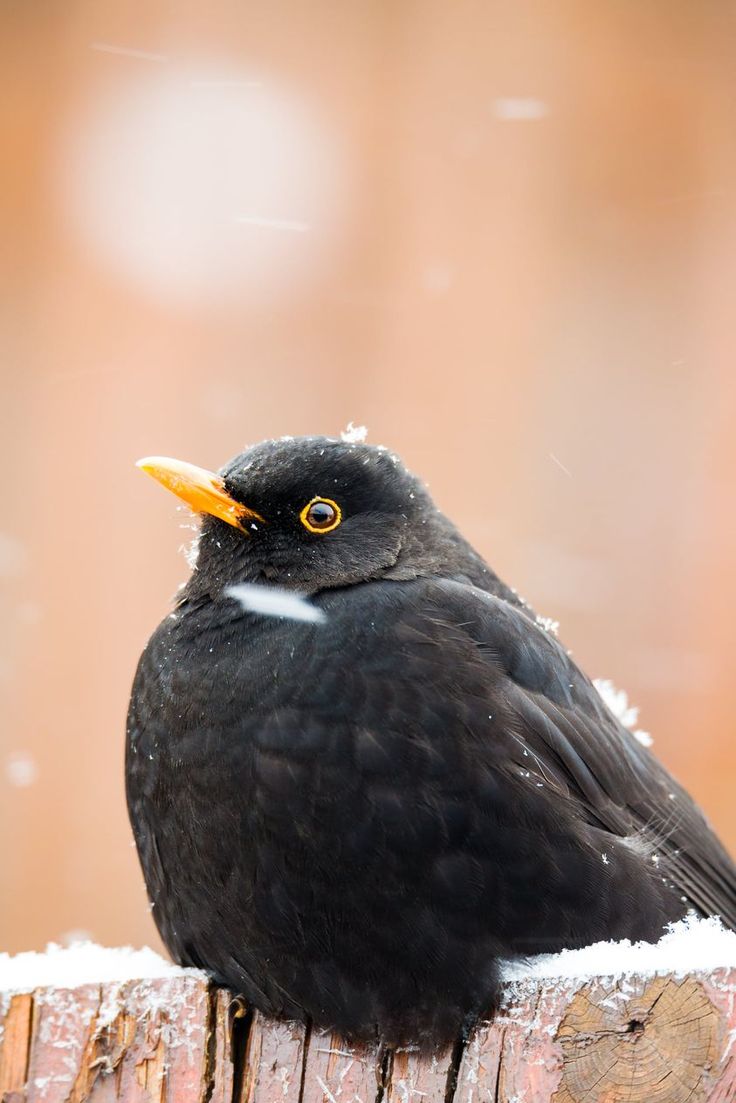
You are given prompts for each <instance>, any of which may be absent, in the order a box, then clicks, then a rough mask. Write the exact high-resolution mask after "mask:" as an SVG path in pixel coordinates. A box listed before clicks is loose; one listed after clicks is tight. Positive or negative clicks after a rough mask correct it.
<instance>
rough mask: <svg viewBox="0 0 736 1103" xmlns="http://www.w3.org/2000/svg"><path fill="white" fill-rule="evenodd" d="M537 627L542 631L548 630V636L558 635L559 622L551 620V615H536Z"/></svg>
mask: <svg viewBox="0 0 736 1103" xmlns="http://www.w3.org/2000/svg"><path fill="white" fill-rule="evenodd" d="M536 623H537V627H538V628H541V629H542V630H543V631H544V632H549V634H550V636H555V637H556V636H558V635H559V631H560V622H559V621H558V620H553V619H552V617H540V616H537V621H536Z"/></svg>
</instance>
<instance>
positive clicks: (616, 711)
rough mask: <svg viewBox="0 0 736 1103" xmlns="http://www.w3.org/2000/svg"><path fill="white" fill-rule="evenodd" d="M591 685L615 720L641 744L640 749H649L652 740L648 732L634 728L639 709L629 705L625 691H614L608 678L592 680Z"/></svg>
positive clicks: (613, 686)
mask: <svg viewBox="0 0 736 1103" xmlns="http://www.w3.org/2000/svg"><path fill="white" fill-rule="evenodd" d="M593 685H594V686H595V688H596V689H597V690H598V692H599V694H600V695H601V697H602V698H603V701H604V702H605V704H606V705H608V708H609V709H610V710H611V712H612V713H613V715H614V716H615V717H616V719H617V720H618V721H619V722H620V723H621V724H623V726H624V727H625V728H628V729H629V731H630V732H631V734H632V735H633V737H634V739H636V741H637V742H638V743H641V745H642V747H651V745H652V743H653V742H654V740H653V739H652V737H651V735H650V734H649V732H645V731H642V730H641V728H636V729H635V728H634V725H635V724H636V721H637V720H638V719H639V709H638V708H637V707H636V705H630V704H629V698H628V695H627V693H626V690H623V689H616V687H615V685H614V684H613V682H612V681H610V679H609V678H594V679H593Z"/></svg>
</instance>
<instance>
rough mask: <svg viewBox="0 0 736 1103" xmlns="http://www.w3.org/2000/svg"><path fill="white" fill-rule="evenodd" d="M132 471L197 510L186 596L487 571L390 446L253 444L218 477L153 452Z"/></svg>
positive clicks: (473, 575) (312, 589)
mask: <svg viewBox="0 0 736 1103" xmlns="http://www.w3.org/2000/svg"><path fill="white" fill-rule="evenodd" d="M139 467H141V468H142V469H143V470H144V471H146V472H147V473H148V474H149V475H152V476H153V477H154V478H155V479H158V481H159V482H161V483H163V485H164V486H166V487H167V488H168V489H169V490H171V491H173V492H174V493H175V494H176V495H177V496H178V497H179V498H181V499H182V500H183V501H184V502H186V503H187V505H189V506H190V508H191V509H193V510H194V511H195V512H196V513H200V514H202V518H203V520H202V527H201V533H200V537H199V553H198V559H197V566H196V569H195V571H194V572H193V575H192V578H191V580H190V582H189V583H188V585H187V587H186V590H185V594H186V596H200V595H201V596H204V595H205V594H210V595H215V594H217V593H218V592H220V591H221V590H222V589H223V588H224V587H225V586H229V585H232V584H233V583H238V582H255V583H266V584H269V583H270V584H275V585H278V586H281V587H286V588H294V589H296V590H299V591H301V592H302V593H307V594H313V593H316V592H318V591H319V590H323V589H328V588H333V587H337V586H349V585H353V584H355V583H359V582H365V581H368V580H370V579H377V578H393V579H408V578H416V577H419V576H422V575H433V574H450V575H452V574H455V575H460V576H462V577H466V578H468V579H469V580H470V581H476V582H477V583H480V580H481V578H482V577H483V576H486V578H487V575H488V571H487V568H486V567H485V565H484V564H483V562H482V560H481V559H480V557H479V556H478V555H477V554H476V553H475V552H474V551H473V550H472V548H470V546H469V545H468V544H467V543H466V541H465V540H463V538H462V537H461V536H460V534H459V533H458V532H457V530H456V529H455V527H454V526H453V525H452V524H451V523H450V522H449V521H448V520H447V518H446V517H444V516H443V515H442V514H441V513H440V512H439V510H438V509H437V507H436V506H435V505H434V503H433V501H432V499H431V497H430V496H429V494H428V492H427V490H426V489H425V487H424V486H423V485H422V483H421V482H420V481H419V480H418V479H417V478H416V477H415V476H414V475H412V474H411V473H410V472H409V471H407V469H406V468H405V467H404V465H403V464H402V462H401V461H400V460H399V458H398V457H397V456H396V455H394V454H393V453H392V452H389V451H387V450H386V449H385V448H380V447H375V446H372V445H368V444H364V443H358V442H356V443H349V442H345V441H338V440H332V439H329V438H326V437H297V438H286V439H282V440H274V441H264V442H263V443H262V444H257V445H255V446H254V447H252V448H249V449H247V450H246V451H245V452H242V453H241V454H240V455H239V456H236V457H235V458H234V459H232V460H230V462H229V463H227V464H226V465H225V466H224V467H223V468H222V469H221V470H220V471H219V473H217V474H214V473H212V472H209V471H206V470H204V469H202V468H199V467H194V466H192V465H191V464H187V463H182V462H180V461H177V460H170V459H166V458H164V457H158V456H155V457H149V458H147V459H144V460H140V461H139Z"/></svg>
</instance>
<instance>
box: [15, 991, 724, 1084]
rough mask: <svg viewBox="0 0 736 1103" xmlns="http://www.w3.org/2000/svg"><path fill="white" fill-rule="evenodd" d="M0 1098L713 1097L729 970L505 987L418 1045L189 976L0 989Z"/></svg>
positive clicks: (720, 1065) (720, 1078)
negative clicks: (249, 1000) (354, 1032)
mask: <svg viewBox="0 0 736 1103" xmlns="http://www.w3.org/2000/svg"><path fill="white" fill-rule="evenodd" d="M0 1100H1V1101H2V1103H86V1101H88V1100H90V1101H93V1103H116V1101H124V1103H548V1101H549V1103H639V1101H641V1103H700V1101H709V1103H729V1101H734V1100H736V969H720V970H717V971H715V972H713V973H697V974H692V975H688V976H682V977H680V976H677V977H676V976H672V975H664V976H662V975H660V976H649V977H643V976H621V977H596V978H578V979H567V980H557V981H545V982H538V981H531V980H524V981H519V982H515V983H512V984H509V985H507V986H506V990H505V997H504V1003H503V1006H502V1009H501V1011H500V1012H499V1014H498V1015H497V1017H496V1019H495V1021H494V1022H492V1023H483V1024H481V1025H480V1026H479V1027H478V1029H477V1030H476V1031H475V1033H474V1034H473V1036H472V1037H471V1038H470V1040H469V1041H468V1042H467V1044H465V1045H463V1044H461V1043H460V1042H458V1044H457V1045H455V1046H453V1047H451V1048H450V1049H448V1050H447V1051H446V1052H444V1053H438V1054H436V1055H435V1056H434V1057H426V1056H421V1055H420V1054H419V1053H417V1052H415V1051H412V1050H410V1049H408V1050H407V1049H405V1050H397V1051H395V1052H393V1051H389V1050H384V1049H382V1048H381V1047H376V1048H367V1049H357V1048H355V1047H352V1046H350V1045H348V1044H346V1042H345V1041H344V1040H343V1039H341V1038H339V1037H337V1036H335V1035H332V1034H330V1033H328V1032H322V1031H318V1030H310V1029H309V1028H305V1027H304V1026H302V1025H300V1024H297V1023H276V1022H272V1021H269V1020H268V1019H265V1018H264V1017H263V1016H261V1015H260V1014H259V1013H258V1012H254V1013H252V1012H250V1011H249V1010H248V1009H247V1008H243V1007H242V1005H239V1004H238V1003H233V1002H232V1000H231V997H230V995H229V993H227V992H224V991H221V990H220V991H218V990H217V989H214V988H213V987H212V986H210V985H209V984H208V983H207V982H206V981H205V980H203V979H200V978H199V977H198V976H197V975H184V974H183V975H173V976H171V977H165V978H160V979H155V980H132V981H128V982H126V983H117V984H104V985H84V986H83V987H80V988H74V989H53V988H42V989H38V990H36V991H35V992H33V993H28V994H10V993H0Z"/></svg>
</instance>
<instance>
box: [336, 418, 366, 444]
mask: <svg viewBox="0 0 736 1103" xmlns="http://www.w3.org/2000/svg"><path fill="white" fill-rule="evenodd" d="M367 436H368V430H367V429H366V427H365V425H353V423H352V421H349V422H348V427H347V429H343V431H342V432H341V433H340V440H341V441H342V442H343V444H365V438H366V437H367Z"/></svg>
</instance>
